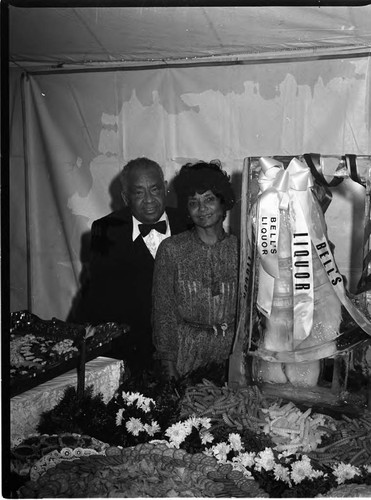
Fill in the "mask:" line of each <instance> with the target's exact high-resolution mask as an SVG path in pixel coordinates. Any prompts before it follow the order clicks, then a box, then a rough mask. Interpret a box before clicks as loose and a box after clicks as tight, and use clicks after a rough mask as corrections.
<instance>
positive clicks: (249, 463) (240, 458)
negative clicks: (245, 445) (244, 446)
mask: <svg viewBox="0 0 371 500" xmlns="http://www.w3.org/2000/svg"><path fill="white" fill-rule="evenodd" d="M255 456H256V454H255V453H254V452H253V451H251V452H248V451H246V452H245V453H239V454H238V455H237V457H233V459H232V460H233V462H240V463H241V464H242V465H243V466H244V467H253V465H254V463H255Z"/></svg>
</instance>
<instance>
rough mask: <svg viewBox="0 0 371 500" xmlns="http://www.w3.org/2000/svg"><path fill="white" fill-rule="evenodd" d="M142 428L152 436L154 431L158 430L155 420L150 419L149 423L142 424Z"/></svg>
mask: <svg viewBox="0 0 371 500" xmlns="http://www.w3.org/2000/svg"><path fill="white" fill-rule="evenodd" d="M144 430H145V431H146V432H147V434H149V435H150V436H154V435H155V434H156V432H160V426H159V425H158V423H157V422H156V421H155V420H152V422H151V425H149V424H144Z"/></svg>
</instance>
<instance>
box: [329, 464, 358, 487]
mask: <svg viewBox="0 0 371 500" xmlns="http://www.w3.org/2000/svg"><path fill="white" fill-rule="evenodd" d="M360 473H361V471H360V469H359V468H358V467H355V466H354V465H350V464H345V463H344V462H340V463H339V464H337V465H336V466H335V467H333V474H334V476H335V477H336V481H337V483H338V484H342V483H344V482H345V481H346V480H347V479H353V477H354V476H357V475H359V474H360Z"/></svg>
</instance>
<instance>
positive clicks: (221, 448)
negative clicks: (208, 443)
mask: <svg viewBox="0 0 371 500" xmlns="http://www.w3.org/2000/svg"><path fill="white" fill-rule="evenodd" d="M212 450H213V454H214V456H215V458H216V459H217V461H218V462H222V463H226V461H227V455H228V453H229V452H230V451H231V447H230V445H229V444H227V443H225V442H224V441H223V442H222V443H218V444H216V445H215V446H213V447H212Z"/></svg>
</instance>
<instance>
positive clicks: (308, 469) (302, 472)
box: [291, 455, 314, 484]
mask: <svg viewBox="0 0 371 500" xmlns="http://www.w3.org/2000/svg"><path fill="white" fill-rule="evenodd" d="M313 472H314V471H313V468H312V464H311V462H310V458H309V457H308V456H307V455H303V456H302V459H301V460H298V461H297V462H294V463H293V464H292V465H291V479H292V480H293V481H294V483H295V484H299V483H301V482H302V481H303V480H304V479H305V478H310V479H312V478H313Z"/></svg>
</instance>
